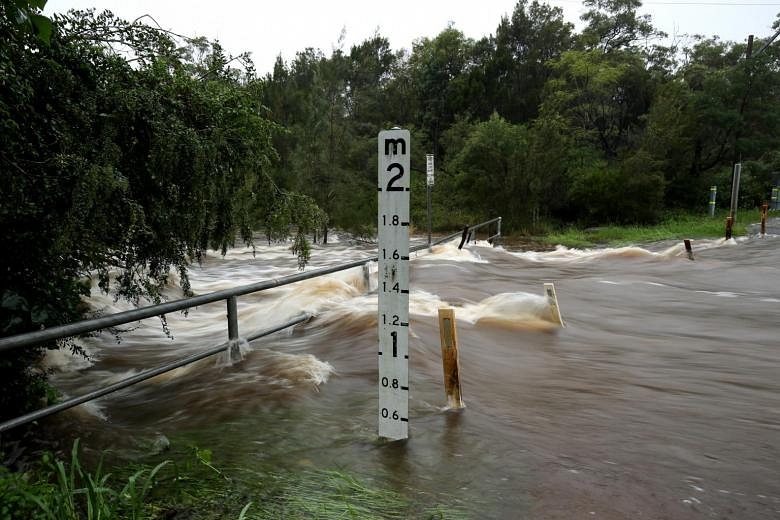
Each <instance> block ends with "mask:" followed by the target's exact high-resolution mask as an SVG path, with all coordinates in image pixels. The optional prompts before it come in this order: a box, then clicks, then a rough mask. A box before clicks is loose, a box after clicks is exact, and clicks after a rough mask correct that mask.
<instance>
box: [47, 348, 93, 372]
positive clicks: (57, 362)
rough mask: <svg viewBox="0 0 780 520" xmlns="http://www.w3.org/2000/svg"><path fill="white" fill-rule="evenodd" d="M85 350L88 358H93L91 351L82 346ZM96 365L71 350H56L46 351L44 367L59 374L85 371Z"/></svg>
mask: <svg viewBox="0 0 780 520" xmlns="http://www.w3.org/2000/svg"><path fill="white" fill-rule="evenodd" d="M80 346H81V348H83V349H84V352H85V353H86V354H87V356H91V352H90V350H88V349H87V348H86V347H84V346H83V345H80ZM92 365H94V362H93V361H92V360H91V359H89V358H87V357H84V356H83V355H82V354H79V353H73V352H71V351H70V349H67V348H65V349H56V350H46V353H45V354H44V357H43V366H44V367H46V368H49V369H52V370H55V371H57V372H77V371H79V370H84V369H87V368H89V367H91V366H92Z"/></svg>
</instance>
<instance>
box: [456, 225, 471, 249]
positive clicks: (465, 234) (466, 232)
mask: <svg viewBox="0 0 780 520" xmlns="http://www.w3.org/2000/svg"><path fill="white" fill-rule="evenodd" d="M468 236H469V227H468V226H463V235H461V237H460V245H458V249H463V244H464V243H465V242H466V239H467V238H468Z"/></svg>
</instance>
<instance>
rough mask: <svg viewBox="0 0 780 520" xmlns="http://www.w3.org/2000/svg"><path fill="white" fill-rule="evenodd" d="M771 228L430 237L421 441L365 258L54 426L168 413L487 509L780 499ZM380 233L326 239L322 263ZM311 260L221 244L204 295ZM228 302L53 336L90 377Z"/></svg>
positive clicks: (682, 505) (80, 373)
mask: <svg viewBox="0 0 780 520" xmlns="http://www.w3.org/2000/svg"><path fill="white" fill-rule="evenodd" d="M769 231H770V234H769V235H768V236H766V237H765V238H759V237H757V236H750V237H748V238H744V239H739V240H736V241H735V240H731V241H724V240H698V241H696V240H695V241H693V248H694V253H695V255H696V260H695V261H693V262H692V261H690V260H688V259H687V257H686V254H685V251H684V248H683V246H682V242H679V243H677V242H666V243H654V244H649V245H645V246H641V247H625V248H614V249H596V250H586V251H581V250H574V249H566V248H560V247H559V248H557V249H556V250H554V251H546V252H533V251H521V250H515V249H514V248H511V247H509V246H507V247H506V248H502V247H498V248H493V247H491V246H490V245H489V244H487V243H484V242H478V243H477V244H469V245H468V246H467V247H466V248H465V249H464V250H462V251H459V250H458V249H457V241H454V242H453V243H450V244H445V245H442V246H438V247H435V248H434V249H433V251H432V252H430V253H428V252H424V253H420V254H418V255H416V256H414V255H413V260H412V263H411V295H410V301H411V303H410V307H411V308H410V314H411V327H410V340H409V341H410V349H411V353H410V398H411V400H410V419H409V420H410V435H411V438H410V439H409V440H408V441H407V442H405V443H394V444H385V443H381V442H378V441H377V438H376V413H377V411H376V406H377V380H376V379H377V361H376V343H377V338H376V310H377V299H376V293H375V292H373V293H371V292H366V289H367V287H366V285H365V282H364V280H363V273H362V270H361V269H354V270H350V271H346V272H343V273H338V274H334V275H332V276H330V277H327V278H318V279H313V280H309V281H305V282H301V283H298V284H295V285H291V286H287V287H283V288H278V289H274V290H270V291H266V292H263V293H258V294H254V295H249V296H245V297H241V298H240V299H239V314H240V319H239V329H240V331H242V332H244V333H249V332H252V331H255V330H260V329H263V328H266V327H268V326H271V325H274V324H277V323H282V322H284V321H286V320H288V319H291V318H293V317H295V316H297V315H299V314H300V313H301V312H302V311H304V312H309V313H312V314H313V315H314V318H313V319H312V320H311V321H309V322H307V323H305V324H301V325H298V326H296V327H294V328H293V329H291V330H287V331H283V332H280V333H277V334H274V335H273V336H269V337H267V338H263V339H260V340H257V341H254V342H252V343H251V344H248V345H244V346H243V347H242V357H243V359H242V360H241V361H240V362H235V363H230V362H229V361H228V360H226V359H225V358H224V357H219V358H210V359H206V360H203V361H200V362H198V363H196V364H194V365H190V366H188V367H184V368H181V369H178V370H176V371H174V372H171V373H169V374H165V375H163V376H159V377H156V378H154V379H152V380H149V381H147V382H145V383H142V384H139V385H136V386H134V387H131V388H128V389H125V390H123V391H120V392H118V393H116V394H113V395H112V396H109V397H106V398H103V399H101V400H99V401H97V402H95V403H92V404H90V405H87V406H82V407H79V408H77V409H75V410H72V411H70V412H67V413H65V414H61V415H60V416H58V417H55V418H51V419H49V420H48V421H47V422H46V427H48V428H53V429H57V430H59V431H61V432H63V435H65V436H73V437H75V436H81V437H86V438H88V439H89V443H90V445H91V446H92V447H93V448H100V447H109V446H111V447H113V448H114V449H117V450H120V451H121V450H122V449H126V450H128V452H131V451H132V449H133V447H134V446H135V445H136V443H137V441H138V439H143V438H153V437H154V436H155V435H157V434H158V433H162V434H164V435H166V436H167V437H169V438H171V439H172V440H173V441H174V442H176V441H177V440H180V439H181V440H191V441H192V442H194V443H198V444H199V445H201V446H207V447H208V448H210V449H211V450H212V451H213V452H214V459H215V460H218V461H220V462H222V463H223V464H225V465H226V466H230V465H233V466H237V465H238V466H243V467H252V466H253V465H258V466H259V465H263V466H265V467H267V466H268V465H269V464H270V465H274V466H278V467H280V468H281V467H284V468H295V467H297V466H299V465H306V466H312V465H313V466H315V467H320V468H334V467H335V468H339V469H341V470H344V471H347V472H349V473H352V474H354V475H356V476H358V477H359V478H365V479H373V482H374V483H375V484H377V485H382V486H384V487H387V488H392V489H395V490H397V491H400V492H402V493H403V494H405V495H407V496H409V497H411V498H413V499H415V500H422V501H430V502H432V503H446V504H451V505H456V506H459V507H463V508H464V509H465V510H466V511H467V512H469V513H470V514H471V515H472V516H473V517H474V518H560V519H570V518H602V519H604V518H607V519H612V518H615V519H617V518H647V519H654V518H658V519H661V518H674V519H678V518H679V519H689V518H690V519H699V518H734V519H762V518H780V326H779V325H780V324H779V323H778V322H779V321H780V268H778V265H779V264H778V259H780V236H778V235H780V223H778V222H777V221H776V220H775V221H772V222H771V223H770V228H769ZM773 233H774V234H773ZM369 247H370V246H368V245H365V244H358V245H352V244H350V243H349V241H347V240H346V239H345V240H343V241H341V242H338V243H336V244H333V245H328V246H317V247H315V248H314V251H313V254H312V264H311V266H310V267H309V268H308V269H314V268H316V267H320V266H324V265H334V264H338V263H341V262H344V261H347V260H353V259H356V258H360V257H362V256H368V255H370V254H371V253H372V252H371V250H370V249H369ZM295 271H296V263H295V258H294V257H292V255H290V253H289V251H288V250H287V247H286V246H284V245H279V246H272V247H264V248H259V249H258V250H257V252H256V254H253V252H252V251H251V250H250V249H246V250H241V249H239V250H234V251H231V252H230V253H229V254H228V255H227V256H226V257H221V256H219V255H217V254H213V255H209V257H208V258H207V259H206V261H205V262H204V264H203V265H202V266H201V267H194V268H193V269H192V272H191V277H192V285H193V288H194V290H195V291H196V292H197V293H205V292H209V291H214V290H219V289H224V288H227V287H232V286H235V285H239V284H245V283H252V282H256V281H259V280H262V279H267V278H272V277H278V276H283V275H286V274H291V273H294V272H295ZM374 276H375V274H374ZM171 281H172V287H171V290H170V293H169V296H170V297H171V298H175V297H177V294H178V292H177V288H176V283H177V280H176V279H175V278H172V280H171ZM544 282H554V283H555V288H556V291H557V294H558V299H559V304H560V309H561V312H562V315H563V319H564V320H565V322H566V328H560V327H559V326H557V325H556V323H555V320H554V318H553V317H552V313H551V312H550V307H549V305H548V303H547V300H546V299H545V298H544V297H543V291H542V284H543V283H544ZM370 285H372V286H373V287H374V288H375V281H374V282H373V284H370ZM370 288H371V287H368V289H370ZM91 304H92V305H93V307H94V308H96V309H104V310H106V311H107V312H114V311H116V310H122V309H123V308H125V306H124V305H123V304H122V303H121V302H119V303H115V302H113V299H112V298H111V297H110V296H94V297H93V299H92V300H91ZM442 306H451V307H454V308H455V314H456V317H457V319H458V336H459V340H460V353H461V361H460V363H461V375H462V390H463V397H464V401H465V402H466V406H467V407H466V409H464V410H462V411H460V412H453V411H447V410H445V409H444V406H445V404H446V399H445V396H444V390H443V381H442V380H443V376H442V368H441V354H440V346H439V333H438V330H437V318H436V313H437V309H438V308H439V307H442ZM225 312H226V311H225V305H224V303H221V304H213V305H207V306H204V307H201V308H198V309H193V310H191V311H190V312H189V314H188V315H187V316H184V315H182V314H177V315H170V316H168V317H167V318H168V326H169V327H170V330H171V333H172V336H173V338H172V339H171V338H168V337H166V336H165V334H164V333H163V332H162V329H161V326H160V322H159V320H147V321H144V322H143V323H140V324H137V326H135V327H134V328H133V329H132V330H130V331H127V332H125V333H123V334H122V335H121V342H119V343H117V342H116V341H115V340H114V338H112V337H111V336H110V335H107V334H104V335H103V336H100V337H97V338H91V339H87V340H84V341H83V344H84V346H85V348H86V349H87V351H88V352H90V353H91V355H92V359H91V361H89V362H87V361H85V360H83V359H80V358H73V357H70V356H68V355H67V354H64V353H61V352H59V353H52V354H51V355H50V357H49V359H48V362H49V364H50V366H52V367H53V368H54V369H55V370H56V373H55V377H54V382H55V384H56V385H57V386H58V387H59V388H60V389H61V390H62V391H63V393H64V394H66V395H78V394H81V393H83V392H86V391H89V390H92V389H94V388H97V387H99V386H103V385H105V384H107V383H110V382H113V381H117V380H119V379H122V378H124V377H127V376H129V375H131V374H134V373H137V372H138V371H141V370H143V369H145V368H149V367H152V366H155V365H159V364H161V363H164V362H166V361H170V360H173V359H176V358H178V357H182V356H184V355H187V354H192V353H195V352H198V351H200V350H203V349H205V348H207V347H210V346H213V345H216V344H218V343H221V342H223V341H225V340H226V336H227V332H226V328H227V325H226V322H225Z"/></svg>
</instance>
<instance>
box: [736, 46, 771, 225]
mask: <svg viewBox="0 0 780 520" xmlns="http://www.w3.org/2000/svg"><path fill="white" fill-rule="evenodd" d="M765 48H766V46H764V47H762V48H761V50H764V49H765ZM752 56H753V35H752V34H751V35H749V36H748V43H747V51H745V62H746V65H747V64H748V62H749V61H750V58H751V57H752ZM747 73H748V80H747V87H746V89H745V94H744V95H743V96H742V103H741V104H740V105H739V118H740V122H739V123H738V124H739V126H738V127H737V131H736V132H735V133H734V169H733V170H732V174H731V205H730V207H729V217H730V218H731V224H732V225H733V224H734V222H736V220H737V206H738V202H739V179H740V174H741V173H742V152H740V151H739V138H740V137H741V134H742V132H741V130H742V122H741V119H742V115H743V114H744V113H745V107H746V106H747V102H748V96H750V87H751V84H752V80H753V73H752V71H751V70H750V69H749V68H748V71H747ZM727 227H728V226H727ZM727 234H728V231H727Z"/></svg>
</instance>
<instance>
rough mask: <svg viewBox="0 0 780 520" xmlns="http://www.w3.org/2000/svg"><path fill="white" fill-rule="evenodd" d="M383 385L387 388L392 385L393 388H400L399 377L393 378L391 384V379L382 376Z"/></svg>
mask: <svg viewBox="0 0 780 520" xmlns="http://www.w3.org/2000/svg"><path fill="white" fill-rule="evenodd" d="M382 386H384V387H385V388H387V387H388V386H392V387H393V388H398V379H393V384H392V385H391V384H390V380H389V379H388V378H386V377H383V378H382Z"/></svg>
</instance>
